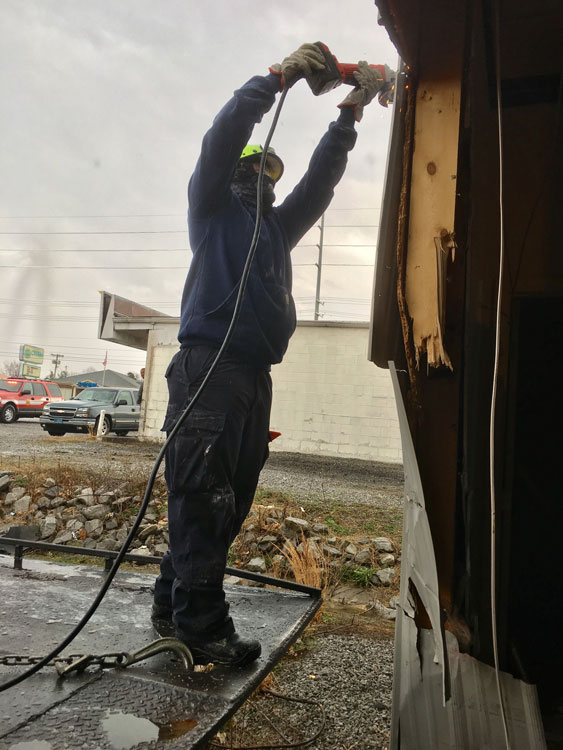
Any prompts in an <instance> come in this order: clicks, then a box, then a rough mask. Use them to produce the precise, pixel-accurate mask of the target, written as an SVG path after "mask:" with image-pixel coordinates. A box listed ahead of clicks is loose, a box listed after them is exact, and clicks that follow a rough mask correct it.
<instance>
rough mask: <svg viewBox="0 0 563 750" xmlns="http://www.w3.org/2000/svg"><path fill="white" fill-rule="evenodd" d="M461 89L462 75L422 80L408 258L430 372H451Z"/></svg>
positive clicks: (415, 327) (411, 295)
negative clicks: (448, 324) (451, 269)
mask: <svg viewBox="0 0 563 750" xmlns="http://www.w3.org/2000/svg"><path fill="white" fill-rule="evenodd" d="M460 90H461V81H460V78H459V77H457V76H454V77H446V78H437V77H433V78H432V79H431V80H424V78H421V80H420V81H419V85H418V92H417V101H416V115H415V130H414V151H413V162H412V179H411V191H410V210H409V236H408V251H407V259H406V261H407V269H406V300H407V305H408V310H409V316H410V318H411V320H412V333H413V343H414V348H415V352H416V359H417V365H418V366H419V365H420V360H421V358H422V356H423V355H424V354H426V361H427V366H428V367H439V366H441V365H445V366H446V367H449V368H450V369H453V368H452V363H451V361H450V358H449V356H448V353H447V352H446V350H445V348H444V341H443V332H444V322H445V309H446V269H447V263H448V260H449V257H450V256H451V260H453V259H454V255H453V254H454V249H455V241H454V214H455V199H456V185H457V154H458V133H459V109H460Z"/></svg>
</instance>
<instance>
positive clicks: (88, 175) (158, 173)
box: [0, 0, 397, 376]
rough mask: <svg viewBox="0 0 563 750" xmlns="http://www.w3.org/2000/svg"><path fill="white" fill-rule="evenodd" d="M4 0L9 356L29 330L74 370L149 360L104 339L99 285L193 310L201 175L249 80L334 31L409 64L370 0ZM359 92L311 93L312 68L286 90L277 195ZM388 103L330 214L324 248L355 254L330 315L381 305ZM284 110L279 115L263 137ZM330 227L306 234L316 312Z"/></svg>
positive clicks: (362, 127) (329, 281) (0, 327)
mask: <svg viewBox="0 0 563 750" xmlns="http://www.w3.org/2000/svg"><path fill="white" fill-rule="evenodd" d="M0 8H1V15H2V23H1V25H0V100H1V101H2V105H3V106H2V118H1V122H2V148H1V149H0V173H1V174H2V181H1V186H0V191H1V192H0V195H1V201H0V266H2V267H3V268H2V269H1V270H0V273H1V275H2V282H3V283H2V292H1V293H0V371H1V370H2V363H3V362H4V361H7V360H12V359H17V358H18V349H19V345H20V344H23V343H28V344H33V345H35V346H40V347H43V348H45V349H46V352H47V353H51V352H60V353H63V354H64V355H65V359H64V364H65V365H66V366H68V367H69V369H70V370H71V371H73V372H80V371H82V370H83V369H85V368H86V367H89V366H93V367H96V368H98V367H100V368H101V364H102V361H103V359H104V354H105V350H106V348H107V349H108V367H111V368H112V369H115V370H118V371H121V372H126V371H127V370H134V371H137V372H138V370H139V369H140V367H141V366H142V364H143V363H144V353H143V352H139V351H137V350H134V349H129V348H126V347H121V346H117V345H113V344H107V345H106V344H105V343H104V342H102V341H100V340H99V339H98V338H97V319H98V298H99V295H98V290H101V289H105V290H107V291H110V292H115V293H116V294H119V295H121V296H124V297H128V298H130V299H133V300H135V301H137V302H141V303H144V304H148V305H150V306H152V307H156V308H157V309H160V310H162V311H163V312H167V313H170V314H178V311H179V300H180V296H181V290H182V286H183V282H184V278H185V274H186V271H187V268H188V265H189V262H190V257H191V254H190V252H189V249H188V241H187V231H186V221H185V214H186V184H187V180H188V178H189V176H190V174H191V171H192V169H193V166H194V164H195V161H196V160H197V157H198V153H199V148H200V144H201V139H202V137H203V135H204V133H205V131H206V130H207V128H208V127H209V125H210V124H211V121H212V119H213V117H214V115H215V114H216V112H217V111H218V110H219V109H220V107H221V106H222V105H223V104H224V103H225V102H226V101H227V99H228V98H229V97H230V96H231V94H232V92H233V91H234V89H236V88H237V87H238V86H240V85H241V84H242V83H244V82H245V81H246V80H247V79H248V78H250V77H251V76H252V75H255V74H261V73H265V72H267V68H268V65H270V64H272V63H274V62H279V61H281V59H282V58H283V57H285V56H286V55H287V54H289V53H290V52H292V51H293V50H294V49H296V48H297V47H298V46H299V45H300V44H301V43H303V42H310V41H317V40H321V41H324V42H325V43H326V44H328V46H329V47H330V49H331V50H332V51H333V53H334V54H335V55H336V56H337V57H338V59H339V60H340V61H342V62H357V61H358V60H359V59H367V60H368V61H369V62H373V63H387V64H388V65H390V66H391V67H393V68H394V67H395V66H396V64H397V55H396V52H395V49H394V47H393V46H392V45H391V43H390V41H389V39H388V37H387V34H386V32H385V30H384V29H383V28H381V27H379V26H378V23H377V8H376V6H375V4H374V2H373V0H346V3H343V2H342V1H341V0H339V1H338V2H337V0H322V1H321V0H316V2H311V3H304V2H303V1H302V0H284V2H283V3H260V2H249V1H247V0H215V1H214V2H210V1H208V2H201V0H200V1H199V2H196V1H195V0H182V1H180V0H160V1H159V2H158V3H155V2H154V0H151V1H150V2H149V0H120V2H118V3H117V2H115V0H95V1H94V2H92V0H25V2H22V1H21V0H1V3H0ZM347 91H348V89H347V87H344V86H342V87H339V88H338V89H336V90H335V91H333V92H331V93H329V94H327V95H325V96H321V97H314V96H313V95H312V93H311V91H310V90H309V88H308V86H307V84H306V83H305V82H304V81H300V82H299V83H298V84H297V85H296V86H295V87H294V88H293V89H292V90H291V92H290V93H289V95H288V97H287V100H286V103H285V107H284V110H283V111H282V114H281V118H280V122H279V124H278V128H277V131H276V133H275V135H274V139H273V141H272V145H273V146H274V147H275V149H276V151H277V152H278V153H279V154H280V155H281V156H282V158H283V160H284V162H285V165H286V171H285V174H284V177H283V179H282V181H281V182H280V184H279V185H278V188H277V198H278V200H280V199H282V198H283V197H284V196H285V194H286V193H287V192H289V191H290V190H291V189H292V187H293V186H294V184H295V183H296V182H297V181H298V179H299V178H300V177H301V175H302V174H303V172H304V171H305V169H306V166H307V163H308V160H309V158H310V155H311V153H312V151H313V149H314V147H315V145H316V144H317V142H318V140H319V139H320V137H321V136H322V134H323V133H324V131H325V129H326V127H327V125H328V123H329V122H330V121H331V120H333V119H334V118H335V116H336V115H337V114H338V112H337V110H336V105H337V104H338V102H339V101H341V99H342V98H343V97H344V96H345V95H346V93H347ZM391 114H392V113H391V108H389V109H387V110H386V109H383V108H382V107H380V106H379V104H377V103H376V102H374V103H373V104H372V105H370V107H367V108H366V110H365V114H364V118H363V120H362V122H361V123H360V124H359V125H358V132H359V137H358V142H357V144H356V148H355V149H354V151H353V152H352V153H351V155H350V159H349V165H348V169H347V171H346V174H345V175H344V178H343V179H342V181H341V183H340V185H339V186H338V188H337V191H336V195H335V198H334V201H333V203H332V205H331V208H330V209H329V211H327V214H326V225H327V229H326V230H325V258H324V259H325V262H326V263H327V264H331V263H335V264H351V265H334V266H331V265H326V266H325V267H324V269H323V285H322V291H321V298H322V299H323V300H324V302H325V304H324V305H323V307H322V312H323V314H324V315H325V317H326V318H327V319H333V320H334V319H342V320H350V319H353V318H355V319H359V318H362V317H363V319H364V320H367V319H368V315H369V306H368V304H367V301H368V299H369V297H370V295H371V283H372V266H373V262H374V256H375V243H376V239H377V227H376V226H374V225H377V223H378V217H379V210H378V209H379V206H380V205H381V191H382V184H383V178H384V169H385V160H386V155H387V142H388V134H389V125H390V122H391ZM270 122H271V114H270V115H269V116H266V117H265V118H264V121H263V123H262V124H261V125H260V126H259V127H258V128H257V129H256V130H255V133H254V134H253V138H252V140H253V141H256V142H260V141H263V140H264V138H265V135H266V133H267V130H268V128H269V125H270ZM341 225H348V226H346V227H342V226H341ZM318 240H319V231H318V229H316V228H315V229H313V230H311V232H309V233H308V234H307V235H306V236H305V237H304V238H303V240H302V241H301V243H300V246H299V247H297V248H296V249H295V250H294V251H293V261H294V265H295V274H294V279H295V281H294V296H295V298H296V302H297V307H298V314H299V316H300V317H301V318H309V319H310V318H311V317H312V311H313V300H314V290H315V281H316V269H315V267H314V266H313V265H312V264H313V263H314V262H315V260H316V253H317V250H316V248H315V247H307V245H313V246H314V245H315V244H316V243H317V242H318ZM335 245H339V247H334V246H335ZM346 245H350V246H351V247H346ZM331 246H332V247H331ZM149 251H150V252H149ZM47 362H48V363H49V364H46V365H45V366H44V368H43V375H44V376H45V375H47V373H48V370H49V366H50V357H49V358H47Z"/></svg>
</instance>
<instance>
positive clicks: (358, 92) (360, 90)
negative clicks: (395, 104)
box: [338, 60, 385, 122]
mask: <svg viewBox="0 0 563 750" xmlns="http://www.w3.org/2000/svg"><path fill="white" fill-rule="evenodd" d="M354 78H355V79H356V81H357V82H358V85H357V86H356V87H355V88H353V89H352V91H351V92H350V93H349V94H348V96H347V97H346V99H344V100H343V101H342V102H340V104H339V105H338V106H339V107H353V108H354V118H355V119H356V122H360V120H361V119H362V116H363V114H364V107H365V106H366V104H369V103H370V102H371V101H372V99H374V98H375V97H376V96H377V93H378V91H379V90H380V89H381V87H382V86H383V85H384V83H385V79H384V78H383V76H382V75H381V73H380V71H379V70H377V68H371V67H370V66H369V65H368V63H367V62H366V61H365V60H360V62H359V63H358V70H357V71H356V72H355V73H354Z"/></svg>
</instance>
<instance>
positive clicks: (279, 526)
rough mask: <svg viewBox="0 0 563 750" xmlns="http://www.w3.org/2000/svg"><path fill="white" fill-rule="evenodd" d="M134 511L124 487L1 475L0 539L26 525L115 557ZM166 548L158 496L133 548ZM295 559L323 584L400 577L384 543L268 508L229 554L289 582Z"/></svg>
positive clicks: (373, 583)
mask: <svg viewBox="0 0 563 750" xmlns="http://www.w3.org/2000/svg"><path fill="white" fill-rule="evenodd" d="M129 491H130V490H129ZM140 504H141V496H140V495H131V494H128V487H127V485H123V486H122V487H120V488H116V489H112V490H107V489H104V488H98V489H96V490H94V489H93V488H92V487H82V486H77V487H73V488H68V487H66V488H63V487H60V486H58V485H57V483H56V481H55V480H54V479H52V478H48V479H45V480H44V481H43V482H42V483H41V485H40V486H38V487H36V488H34V489H29V490H28V489H27V487H26V486H20V485H18V484H17V483H16V482H14V481H11V479H10V475H9V474H8V473H6V472H3V473H2V472H0V512H1V513H2V515H3V523H0V534H2V533H6V531H7V529H8V528H9V527H10V526H12V525H15V524H18V523H19V524H27V525H32V526H33V527H34V529H35V530H36V532H35V535H36V538H37V539H40V540H42V541H46V542H52V543H54V544H63V545H69V546H74V547H84V548H90V549H101V550H111V551H116V550H119V549H120V548H121V546H122V545H123V542H124V541H125V539H126V538H127V535H128V533H129V530H130V528H131V524H132V522H133V520H134V518H135V515H136V513H137V510H138V508H139V506H140ZM168 541H169V537H168V520H167V518H166V504H165V498H164V497H163V496H162V494H160V496H159V495H158V494H157V496H155V497H154V498H153V499H152V500H151V502H150V503H149V507H148V511H147V513H146V514H145V517H144V519H143V522H142V524H141V527H140V529H139V531H138V533H137V537H136V539H135V540H134V541H133V543H132V545H131V549H132V551H134V552H135V553H136V554H140V555H146V556H150V555H156V556H159V555H163V554H164V553H165V552H166V550H167V549H168ZM295 553H297V554H298V555H301V556H303V558H304V559H306V560H309V561H314V562H315V563H317V564H318V567H319V568H320V569H321V570H322V571H323V578H324V580H332V581H333V582H339V581H341V582H347V583H349V584H353V585H356V587H357V586H358V585H362V586H364V587H366V586H367V587H380V586H383V587H388V586H392V585H393V584H395V583H396V581H397V578H398V570H397V568H396V564H397V563H398V562H399V559H400V558H399V557H398V556H397V551H396V550H395V548H394V545H393V543H392V542H391V541H390V540H389V539H388V538H386V537H373V538H368V537H365V538H360V539H357V538H354V539H350V538H346V537H343V536H341V537H338V536H336V535H334V534H333V532H332V530H331V529H330V528H329V526H328V525H326V524H323V523H314V522H311V521H308V520H306V519H304V518H298V517H294V516H288V515H287V514H286V511H285V509H283V508H279V507H277V506H274V505H255V506H254V507H253V508H252V509H251V511H250V514H249V516H248V518H247V520H246V522H245V524H244V526H243V529H242V532H241V533H240V534H239V536H238V537H237V539H236V540H235V543H234V545H233V549H232V552H231V554H232V555H234V562H235V565H239V566H240V567H244V568H245V569H246V570H250V571H254V572H257V573H267V574H273V575H278V576H282V577H287V576H289V577H291V576H292V570H291V563H290V562H289V560H290V559H291V557H292V554H295ZM233 582H234V581H233ZM386 609H387V608H386ZM387 614H389V611H387Z"/></svg>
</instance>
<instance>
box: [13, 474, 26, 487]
mask: <svg viewBox="0 0 563 750" xmlns="http://www.w3.org/2000/svg"><path fill="white" fill-rule="evenodd" d="M12 484H15V485H16V486H17V487H27V486H28V485H29V477H23V476H22V477H14V478H13V479H12Z"/></svg>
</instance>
